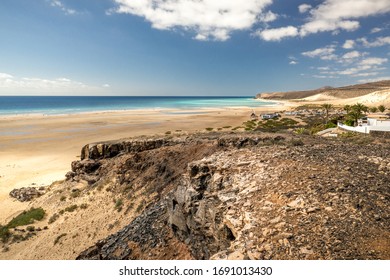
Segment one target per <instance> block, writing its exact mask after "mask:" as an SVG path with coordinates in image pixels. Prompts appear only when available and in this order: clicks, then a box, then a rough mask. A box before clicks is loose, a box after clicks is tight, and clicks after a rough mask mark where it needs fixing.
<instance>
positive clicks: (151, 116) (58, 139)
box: [0, 103, 286, 224]
mask: <svg viewBox="0 0 390 280" xmlns="http://www.w3.org/2000/svg"><path fill="white" fill-rule="evenodd" d="M284 109H286V106H285V105H284V103H282V104H280V103H279V104H277V105H276V104H275V105H274V106H264V107H256V108H252V107H239V108H237V107H234V108H232V107H224V108H218V109H207V110H206V109H203V110H199V108H197V109H196V110H194V111H192V112H191V110H182V109H177V108H176V109H174V110H168V109H167V110H142V109H138V110H124V111H115V112H113V111H104V112H89V113H81V114H68V115H50V116H17V117H9V118H4V117H3V116H0V157H1V158H2V161H1V162H0V213H1V214H0V224H4V223H5V222H6V221H7V220H9V219H10V217H12V216H13V215H14V214H15V213H17V212H20V211H23V210H25V209H26V208H27V207H28V203H22V202H19V201H16V200H15V199H13V198H11V197H10V196H9V192H10V191H11V190H13V189H14V188H21V187H31V186H37V187H39V186H48V185H50V184H51V183H53V182H54V181H58V180H63V179H64V178H65V174H66V173H67V172H68V171H69V170H70V169H71V162H72V161H74V160H78V159H79V158H78V157H79V156H80V150H81V148H82V147H83V146H84V145H86V144H88V143H94V142H101V141H109V140H116V139H123V138H131V137H136V136H143V135H165V134H167V133H168V132H169V133H192V132H196V131H205V129H206V128H213V129H217V128H218V129H221V130H225V131H227V130H229V129H225V128H223V127H224V126H225V127H226V126H231V127H235V126H240V125H241V124H242V123H243V122H244V121H246V120H248V119H249V117H250V114H251V113H252V111H255V112H256V114H261V113H269V112H276V111H280V110H284ZM172 112H173V113H172ZM2 120H3V121H2Z"/></svg>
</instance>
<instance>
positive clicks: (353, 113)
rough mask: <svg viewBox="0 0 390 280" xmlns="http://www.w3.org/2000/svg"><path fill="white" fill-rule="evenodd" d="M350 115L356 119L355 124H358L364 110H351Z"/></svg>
mask: <svg viewBox="0 0 390 280" xmlns="http://www.w3.org/2000/svg"><path fill="white" fill-rule="evenodd" d="M348 116H349V117H350V118H351V119H353V120H354V122H355V125H357V123H358V119H360V118H361V117H363V114H362V112H360V111H358V110H352V111H351V112H349V113H348Z"/></svg>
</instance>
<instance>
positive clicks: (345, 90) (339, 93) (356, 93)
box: [256, 80, 390, 100]
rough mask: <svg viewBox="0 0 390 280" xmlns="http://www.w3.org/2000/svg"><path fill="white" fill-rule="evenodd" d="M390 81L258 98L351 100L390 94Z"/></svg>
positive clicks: (274, 93) (265, 94) (257, 96)
mask: <svg viewBox="0 0 390 280" xmlns="http://www.w3.org/2000/svg"><path fill="white" fill-rule="evenodd" d="M389 91H390V80H386V81H379V82H373V83H366V84H358V85H351V86H344V87H338V88H332V87H328V86H327V87H323V88H320V89H315V90H306V91H288V92H270V93H267V92H265V93H259V94H257V95H256V98H262V99H272V100H296V99H305V98H310V97H313V96H319V95H320V96H321V99H323V100H326V99H329V100H332V99H333V100H334V99H350V98H357V97H362V96H365V95H368V94H371V93H374V92H385V93H387V94H389Z"/></svg>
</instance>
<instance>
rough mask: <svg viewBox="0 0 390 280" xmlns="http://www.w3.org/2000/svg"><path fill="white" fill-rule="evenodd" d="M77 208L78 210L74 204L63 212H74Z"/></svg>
mask: <svg viewBox="0 0 390 280" xmlns="http://www.w3.org/2000/svg"><path fill="white" fill-rule="evenodd" d="M77 208H78V206H77V205H76V204H74V205H72V206H68V207H66V208H65V209H64V210H65V212H73V211H75V210H76V209H77Z"/></svg>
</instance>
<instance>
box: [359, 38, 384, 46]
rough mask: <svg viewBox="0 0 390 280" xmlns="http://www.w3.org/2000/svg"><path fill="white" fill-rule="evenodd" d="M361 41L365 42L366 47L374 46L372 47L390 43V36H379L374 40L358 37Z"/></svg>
mask: <svg viewBox="0 0 390 280" xmlns="http://www.w3.org/2000/svg"><path fill="white" fill-rule="evenodd" d="M358 40H359V42H361V43H362V44H363V46H365V47H366V48H372V47H382V46H385V45H390V36H387V37H378V38H376V39H375V40H374V41H372V42H369V41H368V40H367V39H366V38H364V37H363V38H360V39H358Z"/></svg>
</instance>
